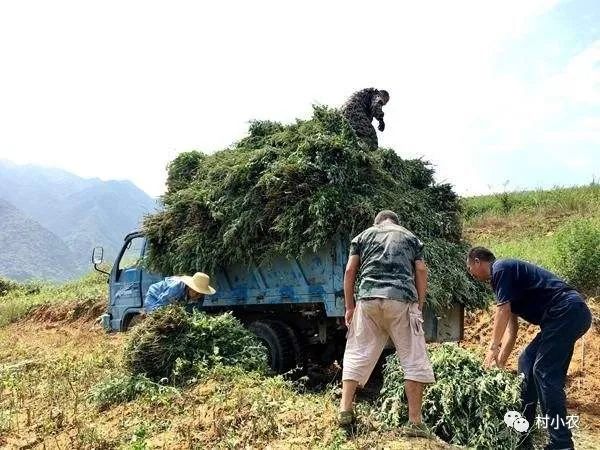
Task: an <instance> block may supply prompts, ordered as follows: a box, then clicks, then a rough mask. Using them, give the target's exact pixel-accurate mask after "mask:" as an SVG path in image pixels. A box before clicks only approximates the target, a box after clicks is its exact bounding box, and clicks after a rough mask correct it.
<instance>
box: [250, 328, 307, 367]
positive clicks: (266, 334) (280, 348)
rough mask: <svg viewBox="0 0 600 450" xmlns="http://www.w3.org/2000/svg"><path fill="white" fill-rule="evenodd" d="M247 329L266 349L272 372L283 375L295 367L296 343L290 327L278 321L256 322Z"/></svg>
mask: <svg viewBox="0 0 600 450" xmlns="http://www.w3.org/2000/svg"><path fill="white" fill-rule="evenodd" d="M248 329H249V330H250V331H251V332H252V333H253V334H254V335H255V336H256V337H257V338H258V339H259V340H260V341H261V342H262V343H263V344H264V346H265V347H266V348H267V358H268V363H269V366H270V367H271V369H272V370H273V371H274V372H276V373H285V372H287V371H289V370H291V369H293V368H295V367H296V359H297V354H296V353H297V352H296V348H297V347H298V342H297V339H295V333H294V331H293V330H292V329H291V327H289V326H288V325H286V324H285V323H283V322H280V321H278V320H257V321H255V322H252V323H251V324H250V325H249V326H248ZM294 341H296V342H294Z"/></svg>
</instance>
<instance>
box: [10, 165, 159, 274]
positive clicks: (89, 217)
mask: <svg viewBox="0 0 600 450" xmlns="http://www.w3.org/2000/svg"><path fill="white" fill-rule="evenodd" d="M0 199H4V200H6V201H8V202H9V203H11V204H13V205H15V206H16V207H17V208H18V209H19V210H20V211H21V212H22V213H23V214H25V215H26V216H28V217H29V218H30V219H32V220H34V221H36V222H37V223H39V224H40V225H41V226H42V227H44V228H46V229H47V230H48V231H50V232H52V233H54V234H55V235H56V236H57V237H58V238H59V239H60V240H61V241H62V242H63V243H64V244H65V245H66V246H67V247H68V249H69V251H70V252H71V254H72V261H73V263H74V264H71V265H69V266H65V268H64V270H63V269H60V270H63V272H64V273H65V274H67V277H73V276H79V275H81V274H83V273H85V272H86V271H87V270H88V269H89V258H90V251H91V249H92V247H93V246H95V245H103V246H104V248H105V256H106V257H107V258H108V259H110V258H112V257H114V256H115V255H116V253H117V251H118V250H119V249H120V245H121V242H122V239H123V236H124V235H125V234H126V233H128V232H130V231H132V230H133V229H136V228H138V227H139V225H140V220H141V218H142V217H143V215H144V214H146V213H148V212H150V211H152V210H153V209H154V208H155V206H156V202H155V200H154V199H152V198H151V197H149V196H148V195H147V194H146V193H144V192H143V191H142V190H140V189H139V188H137V187H136V186H135V185H134V184H133V183H131V182H129V181H102V180H99V179H85V178H81V177H78V176H76V175H73V174H71V173H69V172H66V171H63V170H59V169H52V168H46V167H38V166H33V165H17V164H13V163H10V162H7V161H3V160H0ZM2 233H4V231H3V230H0V234H2ZM21 251H22V252H23V251H24V252H26V251H27V248H26V247H25V248H22V249H21ZM11 257H12V256H11V255H9V254H7V255H5V258H6V259H9V260H10V258H11ZM28 257H32V255H30V256H28ZM21 279H23V278H21ZM56 279H58V278H56ZM60 279H64V277H62V278H60Z"/></svg>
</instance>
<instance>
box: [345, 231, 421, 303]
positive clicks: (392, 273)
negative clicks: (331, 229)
mask: <svg viewBox="0 0 600 450" xmlns="http://www.w3.org/2000/svg"><path fill="white" fill-rule="evenodd" d="M352 255H358V256H359V257H360V271H359V278H360V284H359V287H358V296H357V298H358V299H359V300H360V299H370V298H387V299H395V300H401V301H406V302H416V301H417V300H418V296H417V288H416V285H415V269H414V266H415V261H416V260H418V259H422V258H423V243H422V242H421V241H420V240H419V239H418V238H417V237H416V236H415V235H414V234H412V233H411V232H410V231H408V230H407V229H406V228H404V227H402V226H400V225H394V224H390V223H385V224H382V225H379V226H373V227H371V228H368V229H366V230H365V231H363V232H362V233H360V234H359V235H358V236H356V237H355V238H354V239H352V242H351V243H350V256H352Z"/></svg>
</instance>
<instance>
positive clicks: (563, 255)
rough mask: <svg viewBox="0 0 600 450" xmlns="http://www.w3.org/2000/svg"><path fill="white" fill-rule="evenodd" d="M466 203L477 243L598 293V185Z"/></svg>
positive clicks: (468, 232)
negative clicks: (529, 262) (530, 263)
mask: <svg viewBox="0 0 600 450" xmlns="http://www.w3.org/2000/svg"><path fill="white" fill-rule="evenodd" d="M506 205H509V206H507V207H505V206H506ZM463 208H464V211H465V232H466V237H467V239H468V240H469V241H470V242H472V243H473V244H474V245H483V246H486V247H489V248H490V249H491V250H492V251H493V252H494V253H495V254H496V256H498V257H505V258H508V257H512V258H520V259H525V260H527V261H531V262H533V263H536V264H539V265H541V266H543V267H545V268H547V269H549V270H551V271H553V272H555V273H557V274H558V275H561V276H562V277H564V278H565V279H567V281H569V283H571V284H572V285H573V286H575V287H576V288H578V289H580V290H582V291H583V292H585V293H587V294H589V295H592V296H594V295H598V289H599V288H598V286H600V278H599V277H600V256H599V255H600V251H599V246H600V185H599V184H597V183H592V184H590V185H588V186H582V187H574V188H560V189H554V190H551V191H530V192H516V193H504V194H496V195H490V196H483V197H471V198H466V199H463Z"/></svg>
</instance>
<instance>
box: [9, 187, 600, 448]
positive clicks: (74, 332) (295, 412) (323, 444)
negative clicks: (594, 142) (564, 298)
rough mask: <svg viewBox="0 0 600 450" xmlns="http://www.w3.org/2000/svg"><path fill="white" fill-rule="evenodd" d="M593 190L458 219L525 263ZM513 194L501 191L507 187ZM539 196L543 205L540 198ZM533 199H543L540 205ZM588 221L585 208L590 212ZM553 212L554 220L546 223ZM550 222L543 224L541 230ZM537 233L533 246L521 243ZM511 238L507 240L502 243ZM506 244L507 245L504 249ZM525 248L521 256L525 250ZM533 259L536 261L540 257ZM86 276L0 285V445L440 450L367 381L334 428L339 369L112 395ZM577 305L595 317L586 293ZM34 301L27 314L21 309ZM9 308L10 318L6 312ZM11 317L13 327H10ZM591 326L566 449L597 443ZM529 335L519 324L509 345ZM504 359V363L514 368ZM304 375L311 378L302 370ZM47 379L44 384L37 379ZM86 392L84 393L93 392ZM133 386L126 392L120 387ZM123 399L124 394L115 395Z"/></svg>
mask: <svg viewBox="0 0 600 450" xmlns="http://www.w3.org/2000/svg"><path fill="white" fill-rule="evenodd" d="M597 192H598V191H597V187H596V186H594V185H592V186H585V187H581V188H574V189H571V190H568V191H565V193H564V195H563V196H561V197H560V198H562V199H563V200H564V199H565V198H567V197H568V198H571V199H572V201H569V202H568V205H570V206H568V207H566V206H565V205H566V204H565V205H562V206H561V204H560V202H557V201H555V200H552V201H550V200H548V199H549V198H550V197H552V196H555V195H556V193H555V192H554V191H548V192H546V191H541V192H535V193H530V194H514V195H515V196H523V195H535V196H537V198H539V199H540V201H539V202H537V203H535V205H536V206H534V207H523V208H521V209H515V210H513V211H508V212H504V211H502V210H495V209H494V208H495V206H493V205H497V204H498V203H497V202H500V200H499V197H498V196H489V197H485V198H481V197H478V198H474V199H465V200H464V202H465V205H464V206H465V210H466V211H469V208H472V207H473V204H474V203H476V204H477V205H480V204H482V203H485V202H487V203H489V204H490V205H492V206H490V207H486V208H487V209H486V211H485V212H482V213H477V214H473V215H471V216H470V217H469V219H467V220H466V221H465V230H466V232H467V233H468V235H469V236H470V237H471V239H473V242H474V243H484V244H486V245H489V246H490V247H491V248H493V249H499V250H498V253H499V254H500V255H502V256H521V257H524V258H527V259H532V260H536V258H543V256H544V255H545V254H550V252H551V248H552V241H551V240H549V239H548V240H544V238H546V237H547V238H552V237H553V235H549V236H546V235H547V233H551V232H556V230H559V229H560V228H561V227H565V226H569V224H570V223H571V221H572V220H574V219H585V218H589V217H590V216H591V217H594V216H595V213H594V212H593V211H594V210H597V208H598V207H600V199H598V198H597V197H596V195H597ZM510 195H513V194H510ZM546 200H548V201H546ZM542 205H543V206H542ZM596 217H597V216H596ZM553 218H554V219H553ZM548 227H550V228H548ZM536 237H539V238H540V239H541V242H543V243H545V244H544V245H543V246H542V247H543V249H542V250H541V251H538V250H539V249H538V248H537V247H536V246H533V247H532V246H530V245H528V242H529V241H531V239H532V238H536ZM507 242H509V243H511V244H510V245H511V246H512V247H508V246H504V247H503V245H504V243H507ZM511 248H514V249H518V251H519V252H520V253H519V254H518V255H513V253H512V250H510V249H511ZM529 251H533V253H528V252H529ZM540 261H543V259H542V260H540ZM105 280H106V279H105V278H104V277H102V276H100V275H97V274H95V275H90V276H88V277H86V278H85V279H82V280H80V281H78V282H74V283H69V284H67V285H64V286H63V287H60V288H57V287H43V288H42V289H41V291H40V292H38V293H35V294H32V295H24V294H23V293H18V292H10V293H8V294H7V295H5V296H4V297H0V342H11V343H12V345H11V346H10V347H9V346H4V347H2V346H0V411H4V413H3V415H0V446H5V447H6V448H10V449H12V448H23V447H25V448H37V447H43V446H45V447H46V448H89V449H91V448H105V449H113V448H115V449H116V448H131V449H134V448H136V449H141V448H175V449H179V448H267V447H268V448H273V449H279V448H302V449H304V448H329V449H362V448H390V449H416V450H420V449H423V450H424V449H449V448H456V447H451V446H449V445H447V444H445V443H443V442H439V441H427V440H409V441H407V440H406V439H404V438H402V437H401V436H399V434H398V432H397V430H396V429H386V428H385V427H383V425H382V424H381V423H380V422H379V421H378V420H377V411H378V408H379V406H378V404H377V402H376V401H374V399H373V396H374V394H376V393H377V387H376V386H375V383H373V382H370V385H369V386H368V387H369V388H370V389H371V390H370V391H369V389H367V394H368V395H361V397H359V401H358V411H359V417H360V421H359V425H358V427H357V428H356V429H355V430H354V431H353V432H352V433H348V434H346V433H344V432H343V431H341V430H340V429H338V427H337V426H336V424H335V413H336V408H337V402H338V400H339V397H338V395H339V390H338V387H339V372H336V369H333V370H332V371H331V372H329V373H327V376H326V377H325V383H326V387H325V388H322V389H320V390H316V391H314V390H310V389H308V388H307V387H306V385H304V384H303V383H302V381H300V382H291V381H286V380H284V379H282V378H280V377H264V376H262V375H258V374H255V373H242V372H240V371H239V370H237V369H235V368H224V369H223V368H221V369H216V370H212V371H210V372H207V373H206V374H205V375H204V376H203V377H202V378H201V379H200V380H198V381H196V382H191V383H190V384H189V385H186V386H183V387H178V388H176V389H169V388H167V387H164V386H163V388H162V389H161V388H159V387H157V386H152V385H142V384H140V385H139V386H138V387H137V388H134V387H131V386H129V389H130V391H123V390H120V389H122V385H121V384H119V380H120V379H121V377H122V374H123V369H122V365H121V364H122V363H121V360H120V355H121V352H122V350H123V348H124V346H125V341H126V339H127V334H124V333H116V334H111V335H108V334H106V333H104V332H103V331H102V330H101V329H100V328H99V327H98V325H97V324H95V323H94V322H93V317H94V316H95V315H97V314H98V313H99V312H100V311H101V310H102V307H103V305H104V304H105V301H106V300H105V298H106V295H107V284H106V282H105ZM588 301H589V304H590V306H591V307H592V309H593V310H594V311H595V317H596V318H598V317H600V308H599V305H598V301H597V300H594V299H592V298H590V299H589V300H588ZM32 304H35V305H39V306H37V307H36V308H34V309H33V310H30V308H29V307H28V305H32ZM15 311H18V314H15ZM10 322H14V323H10ZM599 323H600V322H599V321H598V320H596V325H595V327H594V328H593V329H592V330H590V331H589V332H588V333H587V334H586V336H585V338H584V339H583V340H582V341H580V342H579V343H578V344H577V346H576V350H575V354H574V357H573V361H572V364H571V368H570V370H569V376H568V383H567V395H568V399H569V403H568V407H569V413H570V414H573V415H577V416H579V418H580V423H579V428H578V429H577V430H576V431H575V443H576V448H578V449H583V450H586V449H588V450H593V449H598V448H599V445H598V444H599V443H600V432H599V430H600V410H599V409H598V405H597V401H596V397H597V392H598V389H600V354H599V352H598V351H597V348H598V347H600V325H598V324H599ZM465 326H466V330H465V341H464V342H462V343H461V346H462V347H466V348H468V349H469V350H471V351H473V352H474V353H477V354H482V353H483V352H484V351H485V346H486V345H487V343H488V342H489V333H490V330H491V316H490V312H488V311H480V312H477V313H473V314H471V315H469V316H468V317H467V320H466V325H465ZM535 333H536V329H535V327H524V328H523V329H522V331H521V333H520V338H519V340H518V343H517V347H516V349H515V355H516V354H517V352H518V351H519V350H520V349H521V348H522V347H523V346H524V345H525V344H526V343H527V341H528V340H529V339H531V337H532V336H533V335H534V334H535ZM514 364H515V358H514V357H513V358H511V360H510V365H509V368H510V369H511V370H514ZM311 376H313V375H311ZM48 379H53V380H56V382H54V383H48V382H47V380H48ZM98 386H105V387H106V386H108V387H109V388H110V387H111V386H112V388H110V389H106V390H105V391H104V393H105V396H106V397H107V398H106V400H114V401H115V402H116V404H114V405H112V406H109V407H105V408H99V407H97V406H96V405H95V404H94V403H93V402H92V401H91V400H90V398H91V393H92V392H98V390H97V387H98ZM95 389H96V390H95ZM135 389H138V390H137V391H136V392H137V393H136V394H131V392H132V390H135ZM127 395H132V396H133V399H132V400H131V401H124V400H120V403H119V401H117V400H115V399H119V398H121V399H122V398H123V396H127Z"/></svg>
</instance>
